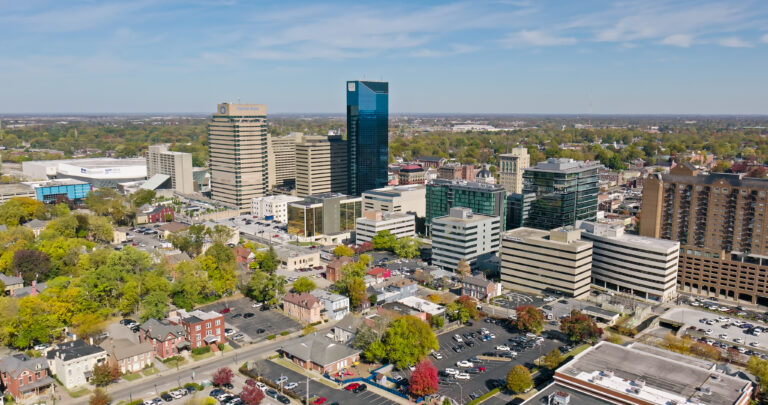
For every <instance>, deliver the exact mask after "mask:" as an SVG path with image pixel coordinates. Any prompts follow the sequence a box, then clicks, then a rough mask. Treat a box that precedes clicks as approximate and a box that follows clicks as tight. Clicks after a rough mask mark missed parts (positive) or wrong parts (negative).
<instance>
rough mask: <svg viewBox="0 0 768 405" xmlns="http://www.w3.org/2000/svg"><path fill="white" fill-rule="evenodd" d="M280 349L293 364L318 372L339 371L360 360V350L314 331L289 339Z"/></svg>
mask: <svg viewBox="0 0 768 405" xmlns="http://www.w3.org/2000/svg"><path fill="white" fill-rule="evenodd" d="M280 351H281V353H282V354H284V355H285V357H286V358H287V359H288V360H290V361H291V362H293V363H294V364H296V365H298V366H300V367H302V368H305V369H307V370H312V371H315V372H317V373H320V374H325V373H335V372H338V371H341V369H343V368H346V367H350V366H352V365H353V364H354V363H356V362H357V361H358V360H360V350H357V349H353V348H351V347H349V346H347V345H345V344H341V343H338V342H334V341H333V340H331V339H328V338H327V337H325V336H320V335H316V334H314V333H313V334H310V335H307V336H304V337H303V338H301V339H298V340H292V341H289V343H288V344H286V345H285V346H282V347H281V348H280Z"/></svg>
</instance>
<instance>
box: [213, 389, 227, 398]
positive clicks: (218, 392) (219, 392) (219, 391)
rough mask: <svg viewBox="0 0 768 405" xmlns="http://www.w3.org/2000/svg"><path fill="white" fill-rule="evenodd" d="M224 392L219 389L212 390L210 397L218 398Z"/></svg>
mask: <svg viewBox="0 0 768 405" xmlns="http://www.w3.org/2000/svg"><path fill="white" fill-rule="evenodd" d="M224 392H225V391H224V390H223V389H221V388H214V389H213V390H211V394H210V395H211V396H212V397H218V396H219V395H221V394H223V393H224Z"/></svg>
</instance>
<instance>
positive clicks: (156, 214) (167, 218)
mask: <svg viewBox="0 0 768 405" xmlns="http://www.w3.org/2000/svg"><path fill="white" fill-rule="evenodd" d="M173 214H174V212H173V208H171V207H169V206H167V205H158V206H157V207H155V209H153V210H152V211H150V212H148V213H147V222H173Z"/></svg>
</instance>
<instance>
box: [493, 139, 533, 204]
mask: <svg viewBox="0 0 768 405" xmlns="http://www.w3.org/2000/svg"><path fill="white" fill-rule="evenodd" d="M530 165H531V157H530V156H529V155H528V149H526V148H514V149H512V153H505V154H503V155H499V184H501V186H502V187H504V189H506V190H507V193H509V194H520V193H522V192H523V171H525V169H527V168H528V167H529V166H530Z"/></svg>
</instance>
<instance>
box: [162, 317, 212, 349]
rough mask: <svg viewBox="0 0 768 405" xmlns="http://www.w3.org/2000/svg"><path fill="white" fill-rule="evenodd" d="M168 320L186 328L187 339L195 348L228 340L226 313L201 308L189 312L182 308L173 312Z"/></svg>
mask: <svg viewBox="0 0 768 405" xmlns="http://www.w3.org/2000/svg"><path fill="white" fill-rule="evenodd" d="M168 321H169V322H170V323H171V324H173V325H180V326H182V327H183V328H184V331H185V332H186V335H187V341H188V342H189V345H190V347H191V348H193V349H195V348H198V347H203V346H208V345H214V344H218V343H224V342H225V341H226V337H225V336H224V315H222V314H220V313H218V312H213V311H210V312H204V311H200V310H195V311H191V312H187V311H185V310H183V309H180V310H178V311H176V313H171V314H170V316H169V317H168Z"/></svg>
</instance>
